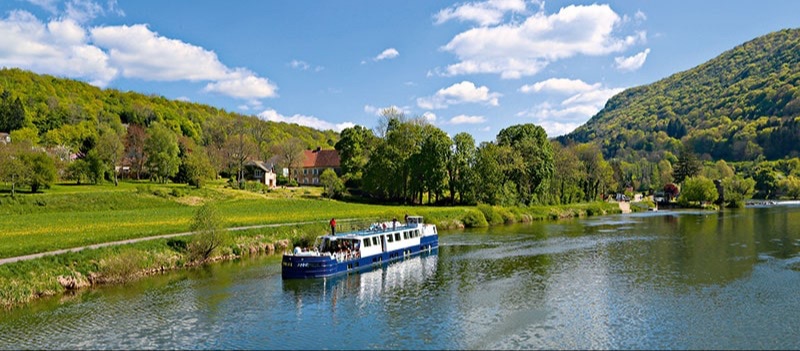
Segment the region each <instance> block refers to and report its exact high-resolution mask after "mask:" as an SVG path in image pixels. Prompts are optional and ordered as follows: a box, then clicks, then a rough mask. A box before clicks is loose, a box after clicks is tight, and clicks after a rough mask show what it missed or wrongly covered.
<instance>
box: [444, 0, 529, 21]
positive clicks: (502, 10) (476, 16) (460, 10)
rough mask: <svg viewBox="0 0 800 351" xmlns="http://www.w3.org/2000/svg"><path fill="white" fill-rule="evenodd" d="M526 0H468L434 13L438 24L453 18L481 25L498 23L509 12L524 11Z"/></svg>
mask: <svg viewBox="0 0 800 351" xmlns="http://www.w3.org/2000/svg"><path fill="white" fill-rule="evenodd" d="M525 10H526V4H525V1H524V0H489V1H482V2H468V3H461V4H456V5H453V6H450V7H448V8H446V9H444V10H441V11H439V12H438V13H437V14H436V15H434V20H435V23H436V24H442V23H444V22H447V21H449V20H452V19H457V20H459V21H462V22H466V21H471V22H475V23H477V24H478V25H481V26H488V25H494V24H498V23H500V22H501V21H502V20H503V16H505V14H506V13H507V12H524V11H525Z"/></svg>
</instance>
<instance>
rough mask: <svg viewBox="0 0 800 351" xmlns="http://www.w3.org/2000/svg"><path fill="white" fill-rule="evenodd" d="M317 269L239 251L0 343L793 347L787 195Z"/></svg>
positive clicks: (36, 313) (36, 310)
mask: <svg viewBox="0 0 800 351" xmlns="http://www.w3.org/2000/svg"><path fill="white" fill-rule="evenodd" d="M440 244H441V246H440V248H439V250H438V252H434V253H432V254H427V255H423V256H420V257H415V258H411V259H407V260H405V261H401V262H395V263H391V264H388V265H385V266H383V267H379V268H376V269H374V270H371V271H368V272H363V273H360V274H353V275H349V276H341V277H339V278H334V279H326V280H303V281H283V280H282V279H281V276H280V261H279V258H278V257H260V258H251V259H243V260H240V261H237V262H229V263H223V264H216V265H211V266H208V267H203V268H199V269H194V270H189V271H182V272H173V273H169V274H164V275H160V276H156V277H149V278H145V279H142V280H140V281H137V282H134V283H131V284H126V285H123V286H110V287H101V288H98V289H92V290H86V291H83V292H80V293H77V294H75V295H65V296H60V297H54V298H48V299H44V300H43V301H40V302H37V303H34V304H32V305H30V306H27V307H23V308H17V309H14V310H11V311H4V312H0V316H2V319H1V320H0V349H9V348H10V349H41V348H45V349H186V348H192V349H195V348H196V349H253V348H256V349H798V348H800V337H798V336H799V335H800V319H799V318H798V316H800V294H799V292H800V291H799V290H798V288H800V255H799V254H798V252H800V206H798V205H779V206H769V207H755V208H747V209H741V210H726V211H723V212H719V213H717V212H703V211H675V212H669V211H659V212H649V213H641V214H627V215H613V216H605V217H593V218H588V219H574V220H563V221H557V222H536V223H531V224H519V225H511V226H500V227H493V228H488V229H482V230H466V231H450V232H443V233H442V235H441V237H440Z"/></svg>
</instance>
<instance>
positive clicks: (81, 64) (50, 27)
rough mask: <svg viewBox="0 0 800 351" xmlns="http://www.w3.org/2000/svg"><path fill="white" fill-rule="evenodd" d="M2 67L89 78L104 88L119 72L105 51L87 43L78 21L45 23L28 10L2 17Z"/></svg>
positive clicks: (0, 49)
mask: <svg viewBox="0 0 800 351" xmlns="http://www.w3.org/2000/svg"><path fill="white" fill-rule="evenodd" d="M0 66H6V67H19V68H23V69H28V70H31V71H35V72H38V73H45V74H53V75H58V76H66V77H70V78H85V79H87V80H88V81H89V82H90V83H91V84H93V85H97V86H101V87H103V86H105V85H107V84H108V82H109V81H111V80H112V79H114V77H115V76H116V75H117V73H118V70H117V69H116V68H115V67H113V66H112V65H111V64H110V63H109V58H108V55H107V54H106V53H105V52H104V51H103V50H101V49H100V48H98V47H97V46H94V45H91V44H89V43H87V34H86V31H85V30H84V29H83V28H82V27H81V26H80V25H78V24H77V23H76V22H75V21H73V20H71V19H65V20H53V21H51V22H49V23H47V24H44V23H42V22H41V21H39V20H38V19H37V18H36V17H34V16H33V15H32V14H30V13H29V12H26V11H12V12H10V13H9V15H8V17H6V18H5V19H0Z"/></svg>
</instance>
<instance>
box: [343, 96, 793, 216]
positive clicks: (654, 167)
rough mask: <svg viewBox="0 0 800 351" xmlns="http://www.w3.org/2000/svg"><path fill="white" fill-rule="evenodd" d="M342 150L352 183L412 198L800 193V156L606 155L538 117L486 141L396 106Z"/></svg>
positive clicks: (371, 193)
mask: <svg viewBox="0 0 800 351" xmlns="http://www.w3.org/2000/svg"><path fill="white" fill-rule="evenodd" d="M335 148H336V149H337V150H338V151H339V154H340V158H341V167H342V179H343V180H344V182H345V183H346V185H347V186H348V188H350V189H351V190H353V191H354V192H355V193H357V194H363V195H364V196H367V197H370V198H374V199H377V200H380V201H388V202H397V203H406V204H423V203H428V204H476V203H485V204H491V205H507V206H508V205H522V206H528V205H537V204H568V203H576V202H586V201H597V200H603V199H605V198H606V197H607V196H608V195H611V194H615V193H626V194H628V195H629V196H630V195H632V193H633V192H642V193H645V194H655V193H663V192H667V193H670V195H672V196H673V197H675V196H678V195H681V196H680V197H679V198H680V199H681V201H683V202H684V204H686V205H691V204H697V205H699V204H701V203H710V202H715V201H718V200H719V199H720V193H722V195H723V197H722V200H723V201H724V202H723V203H722V205H726V206H737V207H738V206H742V205H743V204H744V200H746V199H749V198H750V197H753V196H755V197H760V198H782V197H783V198H786V197H788V198H797V197H798V194H797V192H798V191H800V189H798V188H797V186H796V184H797V182H798V177H800V159H797V158H794V159H788V160H781V161H763V160H762V161H759V162H740V163H735V164H732V165H729V164H728V163H726V162H725V161H722V160H721V161H717V162H716V163H714V162H705V163H704V162H702V161H701V160H700V159H699V158H698V156H697V155H696V154H695V153H693V152H692V151H691V150H690V149H689V148H687V147H682V148H680V150H681V151H680V153H678V154H677V155H675V154H672V153H669V152H667V153H665V158H664V159H661V160H659V161H658V162H651V161H648V160H647V159H640V160H637V161H634V162H627V161H624V160H621V159H611V160H606V159H605V157H604V153H603V150H601V148H600V147H599V146H598V145H597V144H595V143H568V144H567V145H563V144H561V143H560V142H559V141H558V140H548V139H547V137H546V134H545V132H544V130H543V129H542V128H541V127H539V126H536V125H533V124H522V125H515V126H510V127H508V128H505V129H503V130H501V131H500V132H499V133H498V134H497V136H496V138H495V140H494V141H488V142H482V143H480V144H478V145H476V143H475V140H474V138H473V137H472V136H471V135H469V134H468V133H459V134H456V135H454V136H453V137H452V138H451V137H449V136H448V135H447V134H446V133H445V132H443V131H442V130H440V129H439V128H437V127H435V126H433V125H431V124H428V123H426V122H425V120H424V119H423V118H408V117H406V116H405V115H403V114H402V113H400V112H398V111H397V110H395V109H387V110H384V111H383V114H382V116H381V119H380V121H379V123H378V127H376V128H375V130H371V129H368V128H365V127H362V126H355V127H352V128H348V129H345V130H343V131H342V133H341V137H340V139H339V141H338V142H337V143H336V145H335ZM754 165H755V166H754ZM715 180H716V181H717V183H715V182H714V181H715Z"/></svg>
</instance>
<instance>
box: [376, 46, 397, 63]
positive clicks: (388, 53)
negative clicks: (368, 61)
mask: <svg viewBox="0 0 800 351" xmlns="http://www.w3.org/2000/svg"><path fill="white" fill-rule="evenodd" d="M397 56H400V52H398V51H397V49H395V48H388V49H386V50H383V52H381V53H380V54H378V56H375V58H374V59H373V60H374V61H381V60H389V59H393V58H395V57H397Z"/></svg>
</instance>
